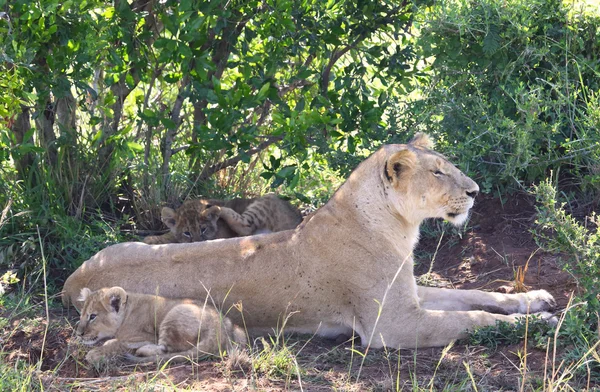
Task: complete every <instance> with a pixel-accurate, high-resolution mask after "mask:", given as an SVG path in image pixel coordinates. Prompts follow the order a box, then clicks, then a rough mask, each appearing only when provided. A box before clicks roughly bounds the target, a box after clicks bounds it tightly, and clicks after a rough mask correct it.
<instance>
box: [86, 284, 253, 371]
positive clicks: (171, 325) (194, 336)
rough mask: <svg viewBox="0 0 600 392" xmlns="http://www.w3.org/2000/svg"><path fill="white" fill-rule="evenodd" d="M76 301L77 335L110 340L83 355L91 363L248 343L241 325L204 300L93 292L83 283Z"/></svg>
mask: <svg viewBox="0 0 600 392" xmlns="http://www.w3.org/2000/svg"><path fill="white" fill-rule="evenodd" d="M79 301H81V302H83V307H82V310H81V316H80V319H79V325H78V326H77V336H78V337H79V338H80V339H81V340H82V341H83V343H84V344H87V345H93V344H95V343H97V342H100V341H102V340H105V339H110V340H108V341H106V342H105V343H104V344H103V345H102V346H100V347H98V348H95V349H93V350H91V351H90V352H89V353H88V354H87V355H86V359H87V360H88V361H89V362H91V363H94V364H97V363H100V362H101V361H103V360H106V359H109V358H111V357H123V358H125V359H127V360H128V361H130V362H149V361H153V360H156V359H160V360H168V359H176V360H179V359H185V358H196V357H198V356H202V355H220V354H221V353H224V352H227V353H231V352H232V351H233V350H237V349H238V348H242V347H241V346H243V345H245V344H246V343H247V341H246V334H245V333H244V331H243V330H242V329H241V328H239V327H238V326H236V325H233V324H232V323H231V320H229V319H228V318H227V317H224V316H222V315H221V314H220V313H219V311H217V310H216V309H215V308H214V307H212V306H211V305H209V304H207V303H205V302H203V301H194V300H190V299H169V298H164V297H160V296H156V295H150V294H134V293H128V292H126V291H125V290H124V289H123V288H121V287H112V288H102V289H99V290H97V291H94V292H92V291H91V290H90V289H89V288H87V287H86V288H83V289H82V290H81V296H80V297H79ZM131 352H135V356H134V355H131V354H130V353H131Z"/></svg>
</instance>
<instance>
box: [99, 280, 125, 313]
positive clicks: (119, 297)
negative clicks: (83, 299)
mask: <svg viewBox="0 0 600 392" xmlns="http://www.w3.org/2000/svg"><path fill="white" fill-rule="evenodd" d="M126 301H127V292H126V291H125V290H123V288H121V287H118V286H116V287H111V288H110V289H108V290H106V292H105V293H104V307H105V308H106V310H108V311H109V312H115V313H119V310H121V308H122V307H123V305H124V304H125V302H126Z"/></svg>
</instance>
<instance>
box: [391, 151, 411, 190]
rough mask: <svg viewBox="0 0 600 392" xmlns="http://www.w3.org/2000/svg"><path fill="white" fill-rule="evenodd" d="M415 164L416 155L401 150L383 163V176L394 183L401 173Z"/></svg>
mask: <svg viewBox="0 0 600 392" xmlns="http://www.w3.org/2000/svg"><path fill="white" fill-rule="evenodd" d="M416 163H417V155H416V154H415V153H414V152H413V151H411V150H409V149H406V150H401V151H398V152H395V153H394V154H392V156H391V157H390V158H389V159H388V160H387V162H386V163H385V169H384V174H385V177H386V178H387V179H388V181H389V182H392V183H393V182H396V181H397V180H398V179H399V178H400V175H401V173H402V172H404V171H406V170H410V169H412V168H413V167H415V165H416Z"/></svg>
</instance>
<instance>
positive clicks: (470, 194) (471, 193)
mask: <svg viewBox="0 0 600 392" xmlns="http://www.w3.org/2000/svg"><path fill="white" fill-rule="evenodd" d="M467 196H469V197H471V198H473V199H474V198H475V196H477V191H471V192H469V191H467Z"/></svg>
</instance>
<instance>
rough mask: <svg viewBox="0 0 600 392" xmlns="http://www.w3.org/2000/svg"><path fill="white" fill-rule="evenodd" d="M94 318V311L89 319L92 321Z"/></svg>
mask: <svg viewBox="0 0 600 392" xmlns="http://www.w3.org/2000/svg"><path fill="white" fill-rule="evenodd" d="M95 319H96V315H95V314H94V313H92V314H90V317H89V320H90V321H94V320H95Z"/></svg>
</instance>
